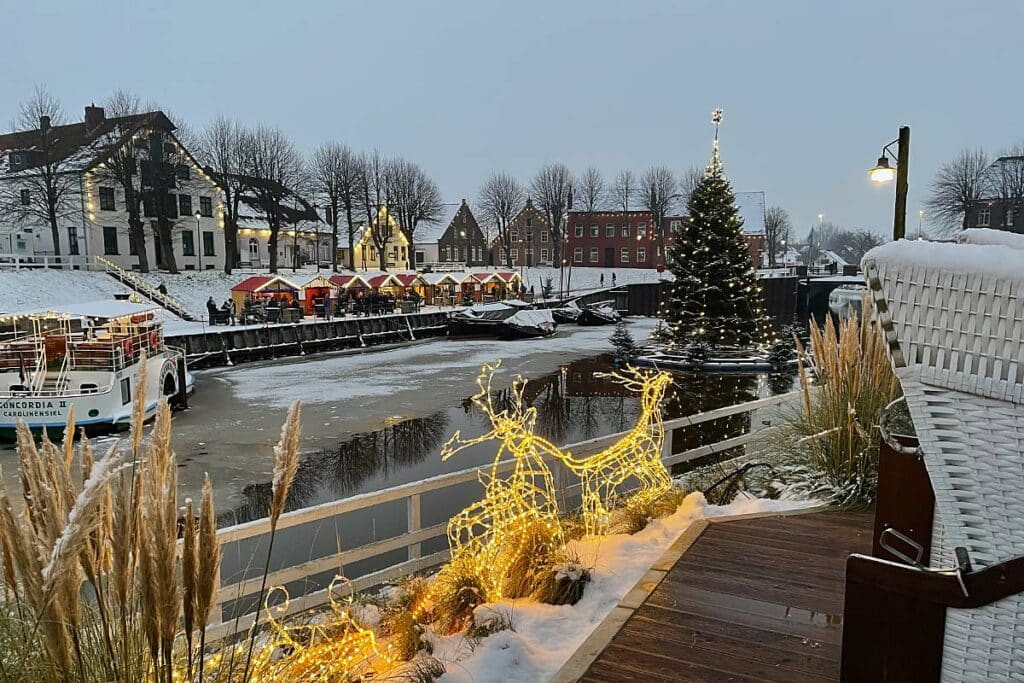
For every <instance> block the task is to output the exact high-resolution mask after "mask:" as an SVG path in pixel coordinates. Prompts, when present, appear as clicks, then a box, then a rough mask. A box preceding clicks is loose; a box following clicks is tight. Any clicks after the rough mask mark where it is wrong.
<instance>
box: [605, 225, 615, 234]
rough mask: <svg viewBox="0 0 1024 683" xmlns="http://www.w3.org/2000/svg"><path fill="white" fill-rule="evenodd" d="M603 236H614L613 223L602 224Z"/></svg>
mask: <svg viewBox="0 0 1024 683" xmlns="http://www.w3.org/2000/svg"><path fill="white" fill-rule="evenodd" d="M604 236H605V237H615V226H614V225H606V226H604Z"/></svg>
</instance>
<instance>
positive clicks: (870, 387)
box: [783, 296, 901, 507]
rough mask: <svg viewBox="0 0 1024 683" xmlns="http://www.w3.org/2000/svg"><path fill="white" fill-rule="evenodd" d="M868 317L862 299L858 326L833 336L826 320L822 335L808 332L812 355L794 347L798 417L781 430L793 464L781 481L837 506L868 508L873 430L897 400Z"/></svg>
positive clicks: (874, 474)
mask: <svg viewBox="0 0 1024 683" xmlns="http://www.w3.org/2000/svg"><path fill="white" fill-rule="evenodd" d="M872 311H873V306H872V302H871V299H870V297H868V296H865V297H864V300H863V305H862V307H861V317H860V319H859V320H858V319H857V317H855V316H850V317H848V318H847V319H846V320H844V321H842V322H840V323H839V327H838V328H837V327H836V326H835V325H834V324H833V322H832V319H831V318H830V319H829V320H828V321H827V322H826V324H825V329H824V330H821V329H819V328H818V327H817V326H815V325H811V338H810V347H811V348H810V355H808V353H807V352H806V350H805V349H804V347H803V346H802V345H801V346H799V347H798V348H799V371H800V380H801V384H802V387H803V389H802V390H803V394H802V396H801V399H802V408H803V410H802V411H801V412H800V413H799V414H797V415H794V416H792V417H791V419H790V420H789V424H788V429H786V430H785V438H786V439H787V440H788V441H789V442H790V444H791V449H792V451H793V453H794V455H795V458H793V460H792V461H791V462H790V463H789V464H788V465H786V466H785V468H784V471H783V473H784V474H786V475H787V476H788V478H790V479H793V480H794V481H795V482H796V485H797V486H798V487H799V488H800V489H801V490H802V491H803V492H804V493H806V494H808V495H811V496H815V497H819V498H823V499H825V500H827V501H828V502H831V503H833V504H836V505H840V506H852V507H860V506H866V505H870V504H871V503H872V502H873V500H874V496H875V490H876V487H877V482H878V446H879V442H880V440H881V435H880V433H879V430H878V425H879V424H880V423H881V420H882V416H883V413H884V410H885V407H886V406H887V405H888V404H889V403H890V402H892V401H893V400H894V399H896V398H898V397H899V396H900V394H901V390H900V385H899V381H898V379H897V378H896V374H895V373H894V372H893V370H892V365H891V364H890V362H889V357H888V354H887V351H886V345H885V341H884V339H883V338H882V334H881V332H880V331H879V329H878V328H877V326H876V325H875V324H874V323H872V322H871V315H872ZM812 375H813V377H814V378H815V379H816V380H817V384H818V386H816V387H814V388H813V389H812V386H811V376H812Z"/></svg>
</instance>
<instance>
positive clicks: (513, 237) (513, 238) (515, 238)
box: [508, 230, 519, 242]
mask: <svg viewBox="0 0 1024 683" xmlns="http://www.w3.org/2000/svg"><path fill="white" fill-rule="evenodd" d="M508 241H509V242H518V241H519V231H518V230H513V231H512V232H511V233H509V237H508Z"/></svg>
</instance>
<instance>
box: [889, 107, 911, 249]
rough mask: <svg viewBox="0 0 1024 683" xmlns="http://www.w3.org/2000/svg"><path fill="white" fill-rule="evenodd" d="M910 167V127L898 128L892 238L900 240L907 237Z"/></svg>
mask: <svg viewBox="0 0 1024 683" xmlns="http://www.w3.org/2000/svg"><path fill="white" fill-rule="evenodd" d="M909 165H910V126H902V127H901V128H900V137H899V149H898V156H897V160H896V212H895V216H893V221H892V238H893V240H901V239H903V238H904V237H906V235H907V190H908V184H907V171H908V170H909V169H908V168H907V167H908V166H909Z"/></svg>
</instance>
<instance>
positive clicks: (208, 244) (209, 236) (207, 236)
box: [203, 230, 216, 256]
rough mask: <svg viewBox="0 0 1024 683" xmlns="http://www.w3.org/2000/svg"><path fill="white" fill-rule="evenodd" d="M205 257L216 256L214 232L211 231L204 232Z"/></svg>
mask: <svg viewBox="0 0 1024 683" xmlns="http://www.w3.org/2000/svg"><path fill="white" fill-rule="evenodd" d="M203 256H216V254H214V253H213V232H212V231H210V230H204V231H203Z"/></svg>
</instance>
